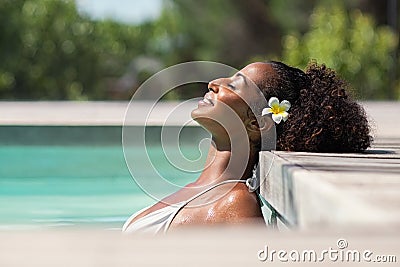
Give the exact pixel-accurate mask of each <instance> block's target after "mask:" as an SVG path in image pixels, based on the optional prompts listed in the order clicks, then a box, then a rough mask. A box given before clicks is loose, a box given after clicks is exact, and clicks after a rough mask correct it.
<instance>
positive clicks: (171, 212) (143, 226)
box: [122, 180, 246, 234]
mask: <svg viewBox="0 0 400 267" xmlns="http://www.w3.org/2000/svg"><path fill="white" fill-rule="evenodd" d="M227 183H246V180H227V181H223V182H221V183H218V184H215V185H213V186H211V187H210V188H207V189H206V190H204V191H202V192H200V193H198V194H196V195H194V196H193V197H191V198H189V199H188V200H186V201H181V202H179V203H176V204H173V205H170V206H167V207H164V208H161V209H158V210H155V211H153V212H150V213H149V214H147V215H145V216H143V217H141V218H139V219H137V220H136V221H135V222H133V223H131V221H132V220H133V219H135V218H136V216H138V215H139V214H140V213H142V212H143V211H144V210H146V209H148V207H146V208H144V209H141V210H139V211H138V212H136V213H134V214H133V215H132V216H130V217H129V219H128V220H126V222H125V224H124V226H123V227H122V231H123V232H125V233H133V232H134V233H149V234H157V233H166V232H167V230H168V228H169V226H170V225H171V223H172V220H173V219H174V218H175V216H176V214H177V213H178V212H179V211H180V210H181V209H182V208H183V207H185V206H186V205H187V204H188V203H189V202H190V201H192V200H194V199H195V198H197V197H199V196H201V195H203V194H205V193H206V192H208V191H210V190H211V189H213V188H215V187H217V186H220V185H222V184H227Z"/></svg>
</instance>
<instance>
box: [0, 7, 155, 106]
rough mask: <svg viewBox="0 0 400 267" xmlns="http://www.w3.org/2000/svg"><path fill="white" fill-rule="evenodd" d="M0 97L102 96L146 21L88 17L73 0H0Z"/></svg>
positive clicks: (148, 31)
mask: <svg viewBox="0 0 400 267" xmlns="http://www.w3.org/2000/svg"><path fill="white" fill-rule="evenodd" d="M0 21H1V23H2V25H3V27H1V29H0V57H1V58H2V61H1V62H0V97H1V98H3V99H54V100H55V99H66V100H68V99H74V100H80V99H104V98H107V97H108V96H109V94H108V90H109V88H111V86H110V83H112V82H114V80H115V79H116V78H118V77H119V76H120V75H121V74H122V73H123V72H124V71H125V68H126V66H127V65H128V64H129V62H130V61H131V60H132V58H134V57H135V56H136V55H138V54H143V53H145V52H146V50H147V43H146V40H147V39H149V38H150V36H151V35H152V28H153V26H152V25H149V24H143V25H140V26H127V25H122V24H119V23H117V22H113V21H98V22H94V21H91V20H90V19H88V18H87V17H85V16H82V15H80V14H79V13H78V12H77V9H76V6H75V2H74V1H67V0H65V1H54V0H1V1H0Z"/></svg>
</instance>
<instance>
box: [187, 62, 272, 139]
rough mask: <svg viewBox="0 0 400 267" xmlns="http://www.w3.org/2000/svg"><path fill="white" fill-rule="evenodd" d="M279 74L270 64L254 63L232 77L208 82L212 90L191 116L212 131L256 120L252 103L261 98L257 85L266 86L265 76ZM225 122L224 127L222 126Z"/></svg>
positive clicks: (213, 132)
mask: <svg viewBox="0 0 400 267" xmlns="http://www.w3.org/2000/svg"><path fill="white" fill-rule="evenodd" d="M271 75H276V73H275V71H274V70H273V68H272V67H271V64H269V63H252V64H250V65H247V66H246V67H244V68H243V69H242V70H240V71H239V72H237V73H236V74H235V75H233V76H232V77H229V78H220V79H216V80H213V81H211V82H210V83H209V84H208V88H209V92H208V93H206V94H205V96H204V99H202V100H200V101H199V103H198V107H197V108H196V109H194V110H193V111H192V114H191V115H192V118H193V119H194V120H196V121H197V122H198V123H199V124H201V125H202V126H203V127H205V128H206V129H207V130H209V131H210V132H211V133H212V134H217V133H220V132H221V130H223V129H222V128H225V130H224V132H226V131H227V130H226V128H227V126H229V127H232V125H231V124H237V122H238V119H240V120H241V121H242V125H243V123H244V125H245V126H246V127H247V125H246V124H247V123H251V120H253V122H254V118H250V117H249V116H250V115H251V112H249V103H255V102H257V101H260V99H262V94H261V92H260V91H259V89H258V87H260V88H261V86H264V83H265V82H266V78H267V77H268V76H271ZM221 125H222V128H221Z"/></svg>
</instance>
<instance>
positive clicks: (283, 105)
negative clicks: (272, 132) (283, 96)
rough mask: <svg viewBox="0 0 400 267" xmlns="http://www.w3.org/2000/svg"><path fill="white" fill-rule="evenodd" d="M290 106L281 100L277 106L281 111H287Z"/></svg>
mask: <svg viewBox="0 0 400 267" xmlns="http://www.w3.org/2000/svg"><path fill="white" fill-rule="evenodd" d="M290 107H291V105H290V102H289V101H287V100H283V101H282V102H281V103H280V104H279V108H280V109H281V110H283V111H288V110H289V109H290Z"/></svg>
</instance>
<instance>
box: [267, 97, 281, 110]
mask: <svg viewBox="0 0 400 267" xmlns="http://www.w3.org/2000/svg"><path fill="white" fill-rule="evenodd" d="M275 105H279V99H278V98H276V97H271V98H270V99H269V100H268V106H270V107H271V108H272V107H273V106H275Z"/></svg>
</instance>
